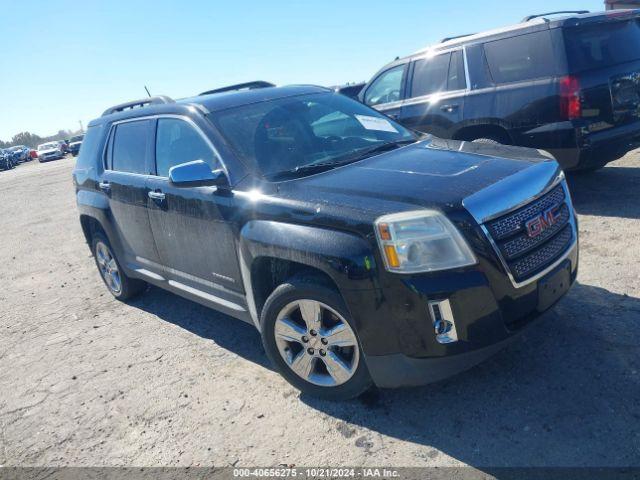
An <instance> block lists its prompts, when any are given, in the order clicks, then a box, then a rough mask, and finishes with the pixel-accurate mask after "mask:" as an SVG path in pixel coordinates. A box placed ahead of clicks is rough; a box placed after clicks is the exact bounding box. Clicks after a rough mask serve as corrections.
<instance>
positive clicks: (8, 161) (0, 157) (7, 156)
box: [0, 148, 15, 170]
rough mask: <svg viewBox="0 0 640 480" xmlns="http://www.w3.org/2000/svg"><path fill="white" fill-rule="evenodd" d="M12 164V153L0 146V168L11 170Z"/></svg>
mask: <svg viewBox="0 0 640 480" xmlns="http://www.w3.org/2000/svg"><path fill="white" fill-rule="evenodd" d="M14 166H15V165H14V163H13V154H12V153H11V152H9V150H7V149H4V148H0V169H1V170H11V169H12V168H13V167H14Z"/></svg>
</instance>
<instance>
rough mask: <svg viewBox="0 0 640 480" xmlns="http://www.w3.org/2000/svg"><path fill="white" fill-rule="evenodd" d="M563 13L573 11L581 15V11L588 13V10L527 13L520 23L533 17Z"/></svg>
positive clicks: (572, 11)
mask: <svg viewBox="0 0 640 480" xmlns="http://www.w3.org/2000/svg"><path fill="white" fill-rule="evenodd" d="M563 13H575V14H576V15H582V14H583V13H589V10H560V11H558V12H546V13H538V14H537V15H529V16H527V17H524V18H523V19H522V22H521V23H525V22H528V21H529V20H533V19H534V18H540V17H546V16H548V15H561V14H563ZM545 20H546V19H545Z"/></svg>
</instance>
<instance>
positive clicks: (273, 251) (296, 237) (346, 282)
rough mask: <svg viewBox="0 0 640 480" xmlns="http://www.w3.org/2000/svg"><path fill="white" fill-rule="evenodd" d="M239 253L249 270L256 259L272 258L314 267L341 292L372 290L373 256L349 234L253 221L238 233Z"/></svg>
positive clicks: (317, 228) (362, 240) (374, 274)
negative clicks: (325, 275)
mask: <svg viewBox="0 0 640 480" xmlns="http://www.w3.org/2000/svg"><path fill="white" fill-rule="evenodd" d="M240 252H241V257H242V260H243V262H246V264H247V266H248V267H250V265H251V264H252V263H253V261H254V260H255V259H257V258H259V257H273V258H278V259H281V260H289V261H292V262H296V263H300V264H303V265H308V266H310V267H313V268H317V269H319V270H321V271H323V272H324V273H326V274H327V275H329V277H331V279H332V280H333V281H334V282H335V284H336V285H337V286H338V288H340V290H343V289H345V290H365V289H372V288H374V283H373V282H374V280H375V278H376V272H377V267H376V261H375V256H374V255H373V252H372V251H371V247H370V245H369V244H368V243H367V242H366V240H365V239H364V238H362V237H360V236H357V235H355V234H352V233H347V232H340V231H335V230H329V229H326V228H319V227H313V226H307V225H296V224H289V223H282V222H275V221H269V220H252V221H250V222H248V223H247V224H246V225H245V226H244V227H243V228H242V230H241V231H240Z"/></svg>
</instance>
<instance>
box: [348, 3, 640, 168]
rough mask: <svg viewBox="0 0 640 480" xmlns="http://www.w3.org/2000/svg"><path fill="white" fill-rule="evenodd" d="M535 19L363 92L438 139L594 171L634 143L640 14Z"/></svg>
mask: <svg viewBox="0 0 640 480" xmlns="http://www.w3.org/2000/svg"><path fill="white" fill-rule="evenodd" d="M559 13H561V14H563V16H561V17H559V18H558V17H555V16H554V15H552V14H543V15H535V16H530V17H527V18H525V19H524V20H523V21H522V22H521V23H519V24H517V25H513V26H509V27H505V28H501V29H498V30H493V31H489V32H483V33H478V34H474V35H467V36H462V37H458V38H452V39H444V40H443V41H442V43H440V44H438V45H435V46H433V47H431V48H428V49H425V50H422V51H420V52H417V53H415V54H413V55H410V56H408V57H405V58H401V59H398V60H396V61H393V62H391V63H389V64H388V65H386V66H385V67H383V68H382V69H381V70H380V71H379V72H378V73H376V74H375V75H374V76H373V78H372V79H371V81H370V82H369V83H368V84H367V86H366V87H365V88H364V89H363V90H362V91H361V92H360V99H361V100H362V101H363V102H364V103H366V104H367V105H370V106H373V107H374V108H376V109H377V110H379V111H381V112H384V113H386V114H387V115H389V116H390V117H392V118H395V119H397V120H398V121H399V122H400V123H402V124H403V125H405V126H407V127H410V128H414V129H417V130H420V131H422V132H427V133H432V134H434V135H437V136H439V137H443V138H452V139H457V140H476V141H483V142H490V143H502V144H508V145H521V146H525V147H533V148H540V149H544V150H546V151H549V152H551V153H552V154H553V155H554V157H555V158H556V159H557V160H558V162H560V164H561V165H562V167H563V168H565V169H567V170H571V169H582V170H594V169H597V168H600V167H602V166H604V165H605V164H606V163H608V162H610V161H613V160H616V159H618V158H620V157H622V156H623V155H624V154H625V153H627V152H628V151H630V150H632V149H633V148H635V147H637V146H638V144H639V142H640V10H619V11H610V12H599V13H585V12H576V13H573V12H559Z"/></svg>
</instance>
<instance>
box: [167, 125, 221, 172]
mask: <svg viewBox="0 0 640 480" xmlns="http://www.w3.org/2000/svg"><path fill="white" fill-rule="evenodd" d="M194 160H203V161H204V162H206V163H208V164H209V165H210V166H211V169H212V170H215V169H217V168H220V163H219V162H218V161H217V159H216V156H215V154H214V152H213V150H211V147H210V146H209V145H208V143H207V142H206V141H205V140H204V139H203V138H202V136H201V135H200V134H199V133H198V132H197V131H196V129H195V128H194V127H193V126H192V125H190V124H189V123H187V122H185V121H183V120H179V119H176V118H161V119H159V120H158V129H157V132H156V172H157V174H158V176H160V177H168V176H169V170H170V169H171V167H174V166H176V165H180V164H182V163H187V162H192V161H194Z"/></svg>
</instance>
